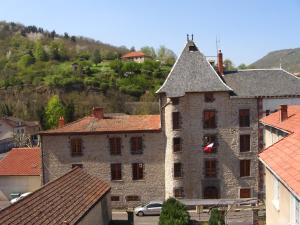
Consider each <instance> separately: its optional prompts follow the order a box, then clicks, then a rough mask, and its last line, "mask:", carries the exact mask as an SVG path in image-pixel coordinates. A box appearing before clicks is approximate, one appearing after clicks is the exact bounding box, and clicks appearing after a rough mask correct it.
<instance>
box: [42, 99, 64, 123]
mask: <svg viewBox="0 0 300 225" xmlns="http://www.w3.org/2000/svg"><path fill="white" fill-rule="evenodd" d="M63 115H64V106H63V104H62V103H61V101H60V99H59V97H58V96H57V95H53V96H52V97H51V98H50V99H49V101H48V103H47V106H46V110H45V116H46V127H47V128H54V127H56V126H57V125H58V119H59V117H61V116H63Z"/></svg>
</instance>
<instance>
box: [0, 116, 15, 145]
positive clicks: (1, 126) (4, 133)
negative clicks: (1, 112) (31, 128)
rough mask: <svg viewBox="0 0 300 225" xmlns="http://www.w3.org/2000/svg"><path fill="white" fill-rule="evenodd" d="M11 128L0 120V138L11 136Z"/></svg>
mask: <svg viewBox="0 0 300 225" xmlns="http://www.w3.org/2000/svg"><path fill="white" fill-rule="evenodd" d="M12 136H13V128H12V127H11V126H9V125H8V124H7V123H5V122H3V121H2V120H0V140H4V139H8V138H12Z"/></svg>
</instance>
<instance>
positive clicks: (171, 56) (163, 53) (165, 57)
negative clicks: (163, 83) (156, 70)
mask: <svg viewBox="0 0 300 225" xmlns="http://www.w3.org/2000/svg"><path fill="white" fill-rule="evenodd" d="M157 57H158V59H159V60H160V61H161V62H162V63H164V64H166V65H173V64H174V63H175V60H176V55H175V53H174V52H173V51H172V50H171V49H168V48H166V47H165V46H163V45H162V46H160V48H159V49H158V51H157Z"/></svg>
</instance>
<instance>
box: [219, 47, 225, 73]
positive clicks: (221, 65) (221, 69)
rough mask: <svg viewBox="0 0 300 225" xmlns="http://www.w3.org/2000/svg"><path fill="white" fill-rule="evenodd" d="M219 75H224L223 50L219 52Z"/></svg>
mask: <svg viewBox="0 0 300 225" xmlns="http://www.w3.org/2000/svg"><path fill="white" fill-rule="evenodd" d="M218 73H219V75H224V66H223V53H222V51H221V50H219V52H218Z"/></svg>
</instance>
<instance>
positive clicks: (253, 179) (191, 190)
mask: <svg viewBox="0 0 300 225" xmlns="http://www.w3.org/2000/svg"><path fill="white" fill-rule="evenodd" d="M214 98H215V101H213V102H211V103H206V102H204V94H202V93H188V94H186V95H185V96H184V97H181V98H180V100H179V104H178V105H175V106H174V105H172V104H167V103H168V102H169V101H170V99H169V98H166V97H165V96H161V102H162V105H166V106H165V107H164V109H163V112H162V115H163V116H165V117H164V119H165V120H164V121H163V123H164V124H163V125H162V127H163V128H164V133H165V135H166V157H165V171H166V175H165V177H166V197H169V196H173V190H174V188H178V187H183V188H184V193H185V198H203V188H204V187H205V186H212V185H213V186H217V188H218V189H219V193H220V196H219V197H221V198H239V189H240V188H251V190H252V196H254V197H256V196H257V188H258V182H257V179H258V160H257V151H258V120H257V101H256V99H235V98H230V96H229V94H228V93H220V92H219V93H214ZM205 109H214V110H216V112H217V113H216V115H217V128H216V129H203V124H202V123H203V122H202V117H203V110H205ZM239 109H250V117H251V118H250V119H251V125H250V127H249V128H240V127H239ZM174 111H179V112H180V113H181V122H182V124H181V125H182V126H181V129H179V130H175V131H174V130H173V129H172V112H174ZM205 134H216V135H217V139H218V144H219V145H218V151H217V153H216V154H208V153H204V152H203V146H202V145H203V136H204V135H205ZM240 134H250V135H251V151H250V152H245V153H240V151H239V135H240ZM177 136H180V137H181V138H182V151H181V152H178V153H174V152H173V149H172V141H173V137H177ZM208 158H216V159H217V160H218V164H217V168H218V176H217V178H205V177H204V160H205V159H208ZM240 159H251V173H250V176H249V177H240V174H239V173H240V168H239V167H240V163H239V160H240ZM174 162H181V163H182V164H183V178H181V179H174V178H173V164H174Z"/></svg>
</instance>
